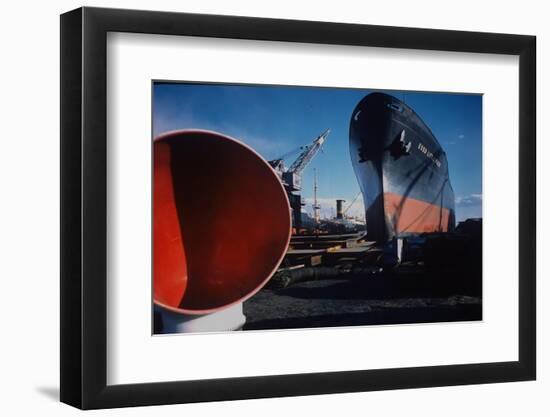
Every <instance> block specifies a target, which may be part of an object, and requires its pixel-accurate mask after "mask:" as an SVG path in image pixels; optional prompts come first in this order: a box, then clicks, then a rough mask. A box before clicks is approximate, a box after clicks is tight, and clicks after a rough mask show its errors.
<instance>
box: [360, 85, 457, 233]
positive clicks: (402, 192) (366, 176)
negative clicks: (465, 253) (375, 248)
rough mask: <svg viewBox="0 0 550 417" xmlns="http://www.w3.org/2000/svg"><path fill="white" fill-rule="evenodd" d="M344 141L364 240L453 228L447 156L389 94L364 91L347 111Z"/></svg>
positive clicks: (411, 112) (423, 126) (407, 109)
mask: <svg viewBox="0 0 550 417" xmlns="http://www.w3.org/2000/svg"><path fill="white" fill-rule="evenodd" d="M349 140H350V142H349V143H350V155H351V160H352V164H353V168H354V170H355V175H356V177H357V180H358V182H359V186H360V188H361V191H362V193H363V199H364V202H365V209H366V221H367V238H368V239H369V240H375V241H379V242H383V241H388V240H391V239H392V238H394V237H398V238H399V237H406V236H410V235H414V234H420V233H426V232H447V231H452V230H453V229H454V227H455V203H454V201H455V198H454V192H453V188H452V186H451V183H450V180H449V170H448V167H447V157H446V155H445V152H444V151H443V149H442V148H441V145H440V144H439V142H438V141H437V139H436V138H435V136H434V135H433V133H432V132H431V130H430V129H429V128H428V126H426V124H425V123H424V121H422V119H421V118H420V117H419V116H418V115H417V114H416V113H415V112H414V110H413V109H411V108H410V107H409V106H408V105H407V104H405V103H403V102H402V101H401V100H398V99H397V98H395V97H393V96H391V95H388V94H384V93H372V94H369V95H367V96H366V97H364V98H363V99H362V100H361V101H360V102H359V104H358V105H357V107H356V108H355V110H354V111H353V113H352V117H351V122H350V134H349Z"/></svg>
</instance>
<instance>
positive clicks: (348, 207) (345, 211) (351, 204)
mask: <svg viewBox="0 0 550 417" xmlns="http://www.w3.org/2000/svg"><path fill="white" fill-rule="evenodd" d="M360 195H361V191H359V192H358V193H357V195H356V196H355V198H354V199H353V200H352V202H351V203H350V204H349V206H347V207H346V209H345V210H344V212H343V213H342V215H343V216H344V217H345V216H346V214H347V212H348V211H349V209H350V208H351V207H352V206H353V205H354V204H355V202H356V201H357V199H358V198H359V196H360Z"/></svg>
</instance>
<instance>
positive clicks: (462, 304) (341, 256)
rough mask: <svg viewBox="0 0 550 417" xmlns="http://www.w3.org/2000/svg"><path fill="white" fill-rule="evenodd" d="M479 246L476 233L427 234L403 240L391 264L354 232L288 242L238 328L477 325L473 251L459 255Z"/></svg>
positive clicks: (385, 249) (477, 270)
mask: <svg viewBox="0 0 550 417" xmlns="http://www.w3.org/2000/svg"><path fill="white" fill-rule="evenodd" d="M478 240H479V242H478ZM480 245H481V233H479V236H477V237H474V238H472V237H471V236H466V235H462V234H456V235H452V236H451V235H448V234H442V235H434V236H430V237H429V239H425V240H423V241H422V242H421V243H418V241H415V242H413V240H411V242H410V243H409V244H408V246H407V250H406V252H405V254H404V257H403V259H402V261H401V262H396V260H395V259H394V260H393V261H392V260H391V259H392V258H391V250H392V247H391V245H386V246H381V245H377V244H375V243H374V242H368V241H366V240H364V239H363V237H362V236H361V235H360V234H354V235H324V236H323V235H321V236H295V237H293V238H292V240H291V245H290V249H289V251H288V253H287V256H286V257H285V259H284V261H283V263H282V265H281V268H280V269H279V271H278V272H277V273H276V274H275V276H274V277H273V278H272V280H271V281H270V283H268V285H267V286H266V287H264V288H263V289H262V290H261V291H260V292H258V293H257V294H256V295H255V296H254V297H252V298H251V299H249V300H247V301H246V302H245V303H244V313H245V315H246V317H247V322H246V324H245V327H244V328H245V329H247V330H254V329H291V328H315V327H327V326H328V327H331V326H354V325H375V324H402V323H426V322H449V321H475V320H481V319H482V296H481V250H479V251H477V250H471V251H470V252H471V253H470V255H468V251H465V250H464V247H466V248H469V249H472V248H473V249H477V248H478V246H479V249H480ZM388 253H390V256H388ZM388 259H390V262H388Z"/></svg>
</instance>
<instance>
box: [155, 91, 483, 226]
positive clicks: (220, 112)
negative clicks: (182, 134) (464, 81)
mask: <svg viewBox="0 0 550 417" xmlns="http://www.w3.org/2000/svg"><path fill="white" fill-rule="evenodd" d="M372 91H374V90H364V89H338V88H316V87H282V86H257V85H256V86H246V85H220V84H218V85H216V84H187V83H156V84H154V94H153V133H154V135H155V136H156V135H158V134H160V133H162V132H165V131H169V130H175V129H188V128H200V129H209V130H215V131H218V132H220V133H223V134H226V135H229V136H232V137H234V138H237V139H239V140H241V141H243V142H245V143H247V144H248V145H250V146H252V147H253V148H254V149H256V151H258V152H259V153H260V154H261V155H262V156H263V157H264V158H266V159H267V160H270V159H275V158H278V157H281V156H282V155H284V154H286V153H287V152H289V151H291V150H293V149H296V148H297V147H299V146H301V145H305V144H308V143H310V142H311V141H313V140H314V139H315V138H316V137H317V136H318V135H319V134H321V133H322V132H323V131H325V130H326V129H328V128H330V129H331V133H330V135H329V137H328V139H327V141H326V142H325V145H324V149H323V150H324V152H323V153H319V154H318V155H317V156H316V157H315V158H314V159H313V161H312V162H311V164H310V165H309V166H308V167H307V168H306V169H305V171H304V175H303V184H302V187H303V191H302V195H303V196H304V198H305V199H306V202H307V203H309V204H308V205H307V206H306V211H308V212H311V211H312V210H311V201H312V195H313V168H316V170H317V181H318V186H319V191H318V196H319V198H320V202H321V206H322V209H321V214H322V215H325V216H330V215H331V214H332V212H333V210H334V208H333V206H334V200H335V199H336V198H343V199H345V200H347V202H348V203H349V202H351V201H352V200H353V198H354V197H355V195H356V194H357V193H358V192H359V186H358V184H357V180H356V178H355V174H354V172H353V168H352V165H351V160H350V156H349V147H348V132H349V121H350V117H351V114H352V112H353V109H354V108H355V106H356V105H357V103H358V102H359V101H360V100H361V99H362V98H363V97H364V96H365V95H367V94H369V93H370V92H372ZM377 91H381V90H377ZM386 92H387V93H389V94H392V95H394V96H395V97H397V98H399V99H401V100H404V101H405V102H406V103H407V104H408V105H409V106H411V107H412V108H413V109H414V110H415V111H416V112H417V113H418V114H419V115H420V117H421V118H422V119H423V120H424V121H425V122H426V124H427V125H428V126H429V127H430V129H431V130H432V132H433V133H434V135H435V136H436V138H437V139H438V140H439V142H440V144H441V145H442V146H443V148H444V149H445V151H446V152H447V159H448V162H449V174H450V178H451V184H452V186H453V189H454V191H455V196H456V215H457V220H463V219H465V218H468V217H481V202H482V176H481V174H482V136H481V135H482V129H481V117H482V113H481V111H482V98H481V96H479V95H467V94H444V93H418V92H403V91H386ZM297 156H298V153H295V154H293V155H291V156H289V157H288V158H287V159H286V160H285V162H286V164H287V166H288V165H290V163H292V161H293V160H294V159H295V158H296V157H297ZM361 200H362V199H361V198H359V199H358V200H357V202H356V203H355V204H354V205H353V207H352V209H350V211H349V213H350V214H354V215H362V214H363V213H362V211H363V210H364V209H363V206H362V201H361Z"/></svg>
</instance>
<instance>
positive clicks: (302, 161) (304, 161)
mask: <svg viewBox="0 0 550 417" xmlns="http://www.w3.org/2000/svg"><path fill="white" fill-rule="evenodd" d="M329 133H330V129H327V130H325V131H324V132H323V133H321V134H320V135H319V136H318V137H317V138H316V139H315V140H314V141H313V142H312V143H311V144H309V145H305V146H302V147H301V149H302V152H301V153H300V155H298V157H297V158H296V160H295V161H294V162H293V163H292V164H291V165H290V167H289V168H288V169H287V168H286V167H285V165H284V161H283V160H284V156H283V157H281V158H278V159H275V160H272V161H269V163H270V165H271V166H272V167H273V169H275V172H277V174H278V175H279V177H280V178H281V182H282V183H283V186H284V187H285V190H286V192H287V195H288V200H289V202H290V207H291V208H292V218H293V224H294V227H295V228H296V229H300V228H301V227H302V206H303V205H304V204H303V203H302V197H301V196H300V195H299V194H296V192H299V191H301V189H302V172H303V171H304V169H305V168H306V166H307V165H308V164H309V163H310V162H311V160H312V159H313V158H314V157H315V155H317V153H318V152H319V151H320V150H321V148H322V146H323V144H324V143H325V141H326V140H327V137H328V135H329ZM291 153H294V152H291ZM286 155H288V154H286Z"/></svg>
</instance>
